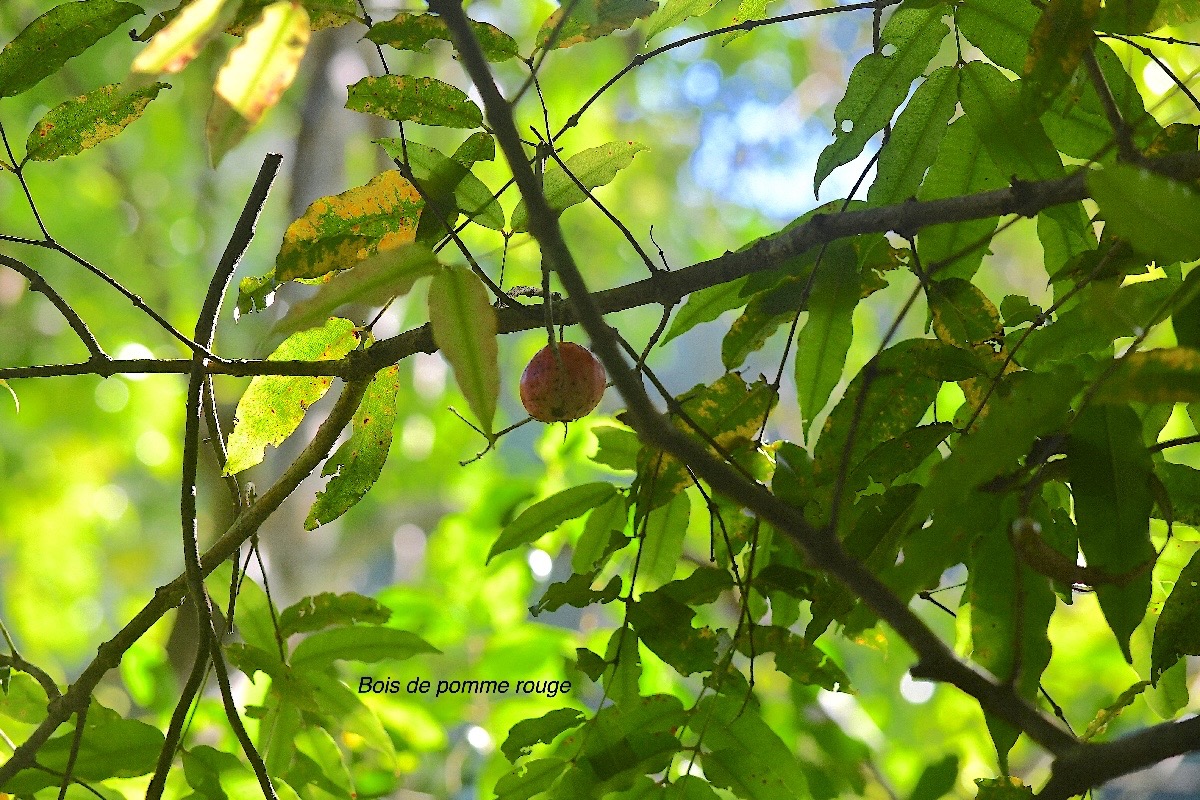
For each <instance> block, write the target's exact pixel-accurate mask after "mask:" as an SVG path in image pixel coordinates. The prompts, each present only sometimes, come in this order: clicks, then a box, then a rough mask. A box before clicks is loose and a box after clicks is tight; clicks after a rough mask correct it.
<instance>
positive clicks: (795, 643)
mask: <svg viewBox="0 0 1200 800" xmlns="http://www.w3.org/2000/svg"><path fill="white" fill-rule="evenodd" d="M751 632H752V636H753V637H754V643H753V645H754V646H753V647H751V643H750V640H749V639H748V638H746V637H745V636H743V637H742V638H740V639H738V642H737V647H738V651H739V652H741V653H742V654H743V655H745V656H747V657H758V656H761V655H762V654H764V653H774V654H775V669H777V670H779V671H780V672H782V673H783V674H784V675H787V676H788V677H789V678H791V679H792V680H793V681H795V682H796V683H799V684H803V685H805V686H819V687H821V688H822V689H825V690H827V691H830V692H849V691H850V678H849V677H847V675H846V673H845V672H844V671H842V668H841V667H839V666H838V665H837V664H836V663H835V662H834V660H833V659H832V658H830V657H829V654H828V653H826V652H825V651H823V650H821V648H819V647H817V646H816V645H815V644H813V643H812V642H810V641H807V640H806V639H805V638H804V637H803V636H797V635H796V634H794V633H792V632H791V631H789V630H788V629H787V628H782V627H780V626H778V625H754V626H752V627H751Z"/></svg>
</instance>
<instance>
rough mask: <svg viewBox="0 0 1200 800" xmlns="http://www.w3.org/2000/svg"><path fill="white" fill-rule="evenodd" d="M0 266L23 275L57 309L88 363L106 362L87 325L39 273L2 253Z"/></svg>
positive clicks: (30, 285) (104, 355) (31, 287)
mask: <svg viewBox="0 0 1200 800" xmlns="http://www.w3.org/2000/svg"><path fill="white" fill-rule="evenodd" d="M0 264H3V265H4V266H6V267H8V268H9V269H11V270H14V271H16V272H19V273H21V274H22V275H24V276H25V280H27V281H29V288H30V289H32V290H33V291H35V292H38V293H40V294H42V295H44V296H45V297H46V299H47V300H49V301H50V303H51V305H53V306H54V307H55V308H56V309H58V313H60V314H62V315H63V319H65V320H66V321H67V324H68V325H70V326H71V330H73V331H75V335H76V336H78V337H79V341H81V342H83V346H84V347H86V348H87V350H88V353H90V354H91V356H92V357H91V359H90V361H97V362H103V361H107V360H108V356H107V355H106V354H105V352H104V348H102V347H100V343H99V342H97V341H96V337H95V336H93V335H92V331H91V330H90V329H89V328H88V326H87V323H86V322H84V321H83V318H82V317H80V316H79V313H78V312H77V311H75V309H74V308H72V307H71V304H70V303H68V302H67V301H66V300H65V299H63V296H62V295H61V294H59V293H58V292H57V291H55V289H54V287H53V286H51V285H50V284H49V283H47V282H46V279H45V278H43V277H42V275H41V273H40V272H38V271H37V270H36V269H34V268H33V267H31V266H29V265H28V264H26V263H25V262H23V261H18V260H17V259H15V258H12V257H11V256H6V255H4V254H3V253H0Z"/></svg>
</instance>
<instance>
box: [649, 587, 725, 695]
mask: <svg viewBox="0 0 1200 800" xmlns="http://www.w3.org/2000/svg"><path fill="white" fill-rule="evenodd" d="M695 616H696V612H695V610H694V609H692V608H691V607H690V606H687V605H685V604H683V603H681V602H679V601H678V600H675V599H674V598H672V597H670V596H669V595H668V594H666V593H664V592H662V591H661V590H660V591H657V592H647V593H645V594H643V595H642V596H641V599H640V600H638V601H637V602H636V603H633V604H632V605H630V606H629V611H628V619H629V624H630V625H632V626H633V629H634V630H635V631H637V635H638V638H639V639H641V640H642V641H643V642H645V644H646V646H647V647H649V648H650V649H651V650H653V651H654V654H655V655H657V656H658V657H659V658H661V659H662V660H663V661H665V662H666V663H668V664H670V665H671V666H672V667H674V668H675V669H676V670H677V671H678V672H679V674H681V675H691V674H692V673H694V672H708V671H709V670H711V669H713V667H714V666H715V662H716V659H717V635H716V634H715V633H714V632H713V631H712V629H710V628H693V627H692V618H693V617H695Z"/></svg>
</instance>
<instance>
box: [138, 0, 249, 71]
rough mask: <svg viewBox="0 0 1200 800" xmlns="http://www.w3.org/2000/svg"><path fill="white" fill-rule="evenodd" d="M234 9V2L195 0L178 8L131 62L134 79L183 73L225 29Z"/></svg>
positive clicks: (228, 0)
mask: <svg viewBox="0 0 1200 800" xmlns="http://www.w3.org/2000/svg"><path fill="white" fill-rule="evenodd" d="M236 7H237V3H236V2H234V0H196V2H194V3H192V4H191V5H187V6H184V7H183V8H181V9H180V10H179V14H178V15H177V16H176V17H175V18H174V19H172V20H171V21H170V22H169V23H167V25H166V27H164V28H163V29H162V30H160V31H158V32H157V33H155V34H154V37H153V38H152V39H151V40H150V43H149V44H147V45H146V47H145V49H144V50H142V52H140V53H138V56H137V58H135V59H134V60H133V66H132V72H133V73H134V76H135V78H136V76H138V75H142V76H146V75H161V74H163V73H167V74H172V73H176V72H179V71H180V70H182V69H183V68H184V67H186V66H187V65H188V64H190V63H191V62H192V60H193V59H194V58H195V57H196V56H197V55H199V53H200V50H201V49H202V48H203V47H204V45H205V43H206V42H208V40H209V39H211V38H212V37H213V36H214V35H215V34H216V33H218V32H219V31H220V30H221V29H222V28H223V27H224V22H225V18H226V17H229V16H231V15H232V13H233V10H234V9H235V8H236Z"/></svg>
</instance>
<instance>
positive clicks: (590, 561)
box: [571, 495, 629, 572]
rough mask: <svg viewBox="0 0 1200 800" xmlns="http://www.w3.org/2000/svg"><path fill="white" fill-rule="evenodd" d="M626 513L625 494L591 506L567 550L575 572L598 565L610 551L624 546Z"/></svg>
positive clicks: (601, 564) (626, 541) (595, 567)
mask: <svg viewBox="0 0 1200 800" xmlns="http://www.w3.org/2000/svg"><path fill="white" fill-rule="evenodd" d="M628 517H629V510H628V509H627V508H626V507H625V498H624V497H621V496H620V495H617V496H615V497H612V498H610V499H609V500H608V501H606V502H605V503H604V505H602V506H599V507H598V508H595V509H593V510H592V513H590V514H588V518H587V523H585V524H584V526H583V533H581V534H580V535H579V541H577V542H576V543H575V549H574V550H573V551H572V552H571V569H573V570H574V571H575V572H590V571H591V570H594V569H598V568H599V567H601V566H603V564H604V562H605V561H607V560H608V557H609V556H610V555H612V554H613V553H614V552H616V551H617V550H619V549H621V548H622V547H625V546H626V545H627V544H628V543H629V539H627V538H626V537H625V534H624V530H625V523H626V521H627V519H628Z"/></svg>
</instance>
